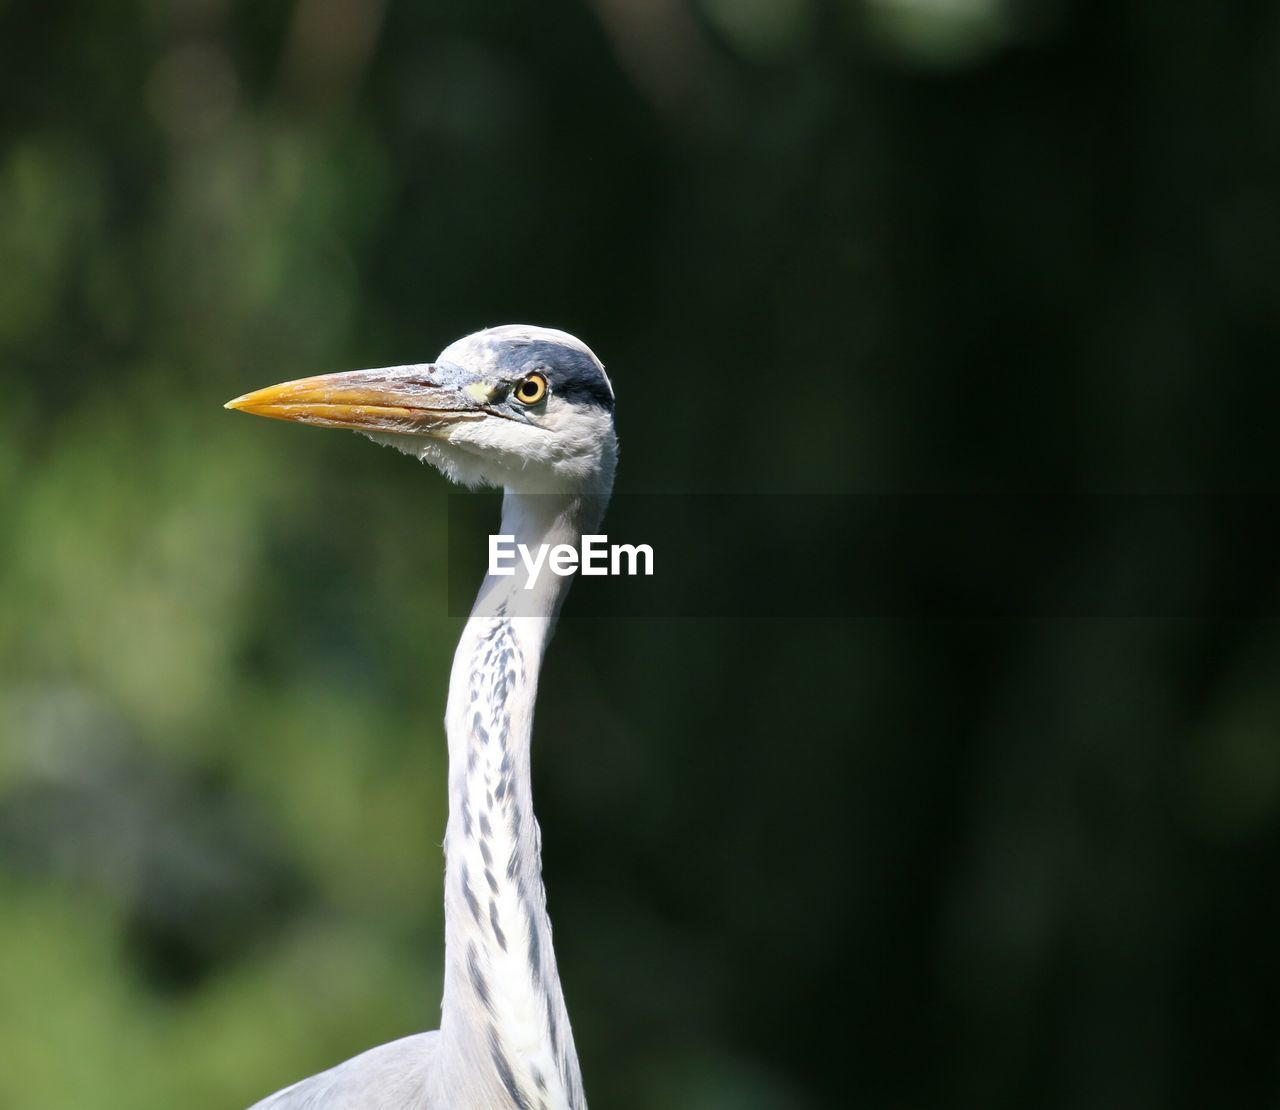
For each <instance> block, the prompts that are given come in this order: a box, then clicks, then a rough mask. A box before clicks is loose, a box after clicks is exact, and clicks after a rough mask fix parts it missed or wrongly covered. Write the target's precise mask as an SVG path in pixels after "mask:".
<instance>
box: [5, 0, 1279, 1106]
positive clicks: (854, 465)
mask: <svg viewBox="0 0 1280 1110" xmlns="http://www.w3.org/2000/svg"><path fill="white" fill-rule="evenodd" d="M1278 187H1280V9H1277V8H1276V6H1275V5H1273V4H1262V3H1249V2H1246V0H1240V2H1236V3H1229V4H1228V3H1223V2H1222V0H1185V2H1181V3H1177V4H1169V3H1155V2H1151V0H1113V2H1110V3H1088V2H1084V0H545V2H544V3H540V4H518V3H514V2H511V0H487V2H479V0H470V2H465V3H464V2H461V0H438V2H435V3H417V4H415V3H409V2H407V0H403V2H387V3H383V2H382V0H294V2H275V3H260V2H252V3H251V2H248V0H127V2H124V0H122V2H119V3H100V2H94V0H48V2H45V3H40V4H35V3H22V2H20V0H0V390H2V394H3V396H2V401H0V498H2V500H0V1107H4V1108H10V1107H12V1108H22V1110H26V1108H41V1110H45V1108H48V1110H60V1108H72V1107H74V1108H76V1110H81V1108H85V1107H103V1108H115V1107H119V1108H127V1110H158V1108H167V1110H172V1108H174V1107H183V1108H184V1110H204V1108H208V1110H227V1108H235V1107H240V1106H243V1105H245V1104H246V1103H248V1102H251V1101H252V1100H254V1099H255V1098H257V1097H259V1096H261V1095H263V1094H265V1093H267V1092H269V1091H271V1090H273V1089H275V1088H276V1087H278V1086H281V1085H283V1084H285V1083H287V1082H290V1081H292V1080H294V1079H295V1078H298V1077H300V1076H302V1075H304V1074H308V1073H311V1072H314V1071H316V1070H319V1069H321V1068H323V1067H326V1066H328V1065H329V1064H331V1063H334V1062H336V1061H337V1060H339V1059H342V1058H344V1057H346V1056H348V1055H351V1054H353V1053H355V1052H357V1051H360V1050H361V1049H363V1048H365V1047H367V1046H369V1045H371V1044H374V1043H377V1042H380V1041H383V1040H387V1039H390V1038H393V1037H396V1036H399V1035H401V1034H403V1033H407V1032H410V1031H414V1030H417V1029H422V1028H429V1027H433V1026H434V1025H435V1023H436V1017H437V999H438V997H439V986H440V955H441V951H440V950H441V921H440V899H439V892H440V879H441V863H442V861H441V854H440V850H439V844H440V841H441V837H442V830H443V827H444V819H445V809H444V807H445V793H444V762H443V760H444V746H443V738H442V735H441V725H440V719H441V714H442V708H443V704H444V694H445V682H446V678H447V673H448V661H449V658H450V656H451V652H452V647H453V644H454V642H455V640H456V636H457V633H458V630H459V621H458V619H457V618H456V617H450V616H449V614H448V611H447V605H446V599H445V592H446V591H445V580H446V567H445V555H446V549H447V545H446V542H445V535H444V532H445V524H446V515H447V514H446V498H447V494H446V489H445V485H444V482H443V480H442V479H440V478H439V477H438V476H437V475H434V474H432V473H431V472H428V471H426V470H424V469H423V468H420V467H416V466H414V465H412V464H410V463H409V462H408V461H407V460H405V459H404V458H403V457H399V456H397V455H395V454H393V453H392V452H389V451H382V450H375V449H374V448H373V447H372V446H371V445H370V444H368V443H367V442H365V441H363V440H361V439H359V438H358V437H354V436H347V435H341V434H337V433H326V434H321V433H318V432H314V431H310V430H307V429H302V428H292V427H285V426H282V425H269V424H267V423H265V422H262V421H255V420H250V419H247V418H245V417H242V416H233V415H231V414H228V413H225V412H223V411H222V409H221V404H222V402H223V401H224V400H225V399H226V398H228V397H230V396H233V395H236V394H239V393H241V392H243V391H245V390H247V389H249V388H253V387H257V386H261V385H265V384H268V383H270V382H274V381H278V380H282V379H285V378H290V377H297V376H301V375H304V374H306V373H310V372H315V371H321V370H333V369H342V368H348V367H356V366H371V365H372V366H376V365H387V364H395V363H402V362H413V361H423V360H426V359H429V358H431V357H432V356H433V355H434V354H435V353H436V352H437V351H438V350H439V349H440V348H441V347H442V346H443V345H444V344H445V343H446V342H448V341H449V340H451V339H453V338H456V337H457V336H459V335H461V334H464V333H466V332H468V331H471V330H474V329H475V328H478V327H481V326H484V325H488V324H494V323H499V322H505V321H509V320H524V321H532V322H539V323H548V324H554V325H557V326H560V327H563V328H566V329H568V330H571V331H574V332H576V333H578V334H580V335H582V336H583V337H584V338H585V339H586V340H587V341H588V342H590V343H591V344H592V345H593V346H594V347H595V348H596V350H597V351H599V352H600V353H601V354H602V356H603V357H604V359H605V360H606V362H607V363H608V365H609V368H610V371H611V374H612V376H613V380H614V384H615V386H616V389H617V391H618V394H619V397H620V406H619V424H620V431H621V436H622V442H623V455H622V465H621V470H620V476H619V486H620V488H621V489H623V490H627V491H633V492H635V491H642V492H643V491H648V492H654V491H658V492H661V491H667V492H677V493H679V492H688V491H699V490H704V491H705V490H709V491H718V492H729V493H747V494H749V493H752V492H756V491H768V492H770V493H774V494H777V493H787V492H807V493H843V494H856V493H864V492H874V493H877V494H897V493H904V494H906V493H918V492H931V493H935V494H937V493H948V492H956V493H962V492H966V491H983V492H992V491H1008V490H1016V491H1021V492H1023V493H1026V492H1035V491H1039V490H1051V491H1096V490H1106V491H1126V490H1128V491H1146V492H1150V491H1188V490H1190V491H1198V492H1214V491H1223V490H1231V491H1236V492H1243V493H1250V492H1252V493H1259V492H1265V491H1268V490H1270V491H1272V492H1274V491H1275V489H1276V484H1277V474H1278V466H1280V451H1278V449H1277V435H1276V425H1277V419H1276V417H1277V411H1278V410H1277V404H1278V402H1280V378H1278V377H1277V374H1276V366H1277V359H1276V356H1277V354H1278V353H1280V352H1278V347H1280V344H1278V343H1277V308H1278V307H1280V306H1278V304H1277V263H1278V262H1280V203H1278V194H1277V188H1278ZM741 503H742V504H743V505H745V506H749V505H750V503H751V502H750V499H749V498H746V499H743V501H742V502H741ZM750 511H751V510H750V509H749V508H744V510H743V512H744V514H749V513H750ZM743 523H744V524H745V523H748V522H747V521H745V520H744V522H743ZM750 523H751V524H752V526H753V527H755V528H760V527H767V526H768V522H767V521H764V522H761V521H759V520H755V521H752V522H750ZM1142 539H1143V537H1142V535H1141V530H1140V529H1138V530H1137V532H1136V533H1135V534H1134V535H1132V536H1130V537H1129V539H1128V540H1125V541H1123V542H1132V543H1133V544H1138V545H1141V544H1142ZM691 542H692V541H691ZM797 542H801V540H800V538H799V537H797ZM846 542H847V545H848V549H849V550H853V549H854V548H855V547H856V545H858V544H864V543H867V542H868V539H867V537H860V536H857V535H854V534H852V533H850V534H848V535H847V537H846ZM993 542H994V541H993ZM1213 544H1214V537H1213V536H1212V535H1211V534H1210V535H1207V536H1201V537H1199V540H1198V542H1197V543H1196V544H1191V545H1188V547H1187V548H1186V549H1184V548H1181V547H1177V546H1173V547H1170V548H1169V549H1167V550H1156V551H1152V550H1150V549H1149V548H1146V549H1144V548H1141V547H1140V548H1139V550H1140V551H1141V552H1142V557H1143V558H1145V559H1147V560H1148V561H1149V562H1150V563H1152V564H1154V565H1156V566H1155V567H1154V569H1158V564H1160V563H1161V562H1163V561H1166V560H1167V561H1174V562H1176V563H1177V565H1178V566H1179V568H1180V569H1181V571H1182V572H1183V573H1189V574H1192V575H1194V574H1195V573H1197V568H1198V567H1201V566H1203V567H1205V568H1210V567H1212V568H1216V569H1214V571H1213V573H1217V574H1221V573H1222V572H1223V567H1222V565H1221V559H1220V558H1219V559H1217V560H1216V561H1215V558H1214V556H1215V554H1218V555H1221V553H1215V551H1214V548H1213ZM1132 555H1133V552H1132V551H1126V550H1124V549H1123V543H1122V544H1121V547H1120V548H1119V549H1115V550H1113V549H1101V550H1098V551H1096V552H1090V551H1087V550H1086V551H1083V552H1081V555H1080V557H1081V558H1083V559H1094V560H1100V561H1102V562H1103V565H1104V569H1105V561H1106V560H1107V559H1110V558H1113V557H1115V558H1131V557H1132ZM841 566H842V563H841V551H840V550H838V549H837V550H835V551H826V552H815V553H814V556H813V571H812V573H813V579H814V588H815V589H817V588H820V586H821V582H822V580H823V578H824V577H825V576H839V575H840V574H841ZM478 569H479V568H477V572H478ZM1229 569H1230V568H1229V566H1228V567H1227V570H1228V572H1229ZM715 573H716V574H733V575H737V576H739V578H740V580H741V582H742V589H743V590H744V592H746V591H769V590H770V589H771V583H770V578H769V568H768V567H767V566H759V565H756V564H755V563H754V562H753V561H752V559H751V551H750V550H744V551H742V552H741V559H740V561H738V562H736V563H735V564H734V565H733V566H728V567H720V568H716V570H715ZM1205 573H1209V570H1208V569H1206V570H1205ZM792 588H794V587H792ZM1271 598H1272V601H1274V593H1272V594H1271ZM572 605H573V602H572V599H571V602H570V615H569V616H568V617H567V619H566V620H565V621H564V623H563V626H562V628H561V631H560V634H559V637H558V639H557V642H556V644H555V645H554V648H553V650H552V652H551V656H550V659H549V662H548V672H547V674H546V676H545V680H544V685H543V689H542V694H541V704H540V706H539V719H538V728H537V736H536V749H535V764H536V766H535V792H536V797H537V803H538V811H539V816H540V819H541V822H542V826H543V834H544V843H545V846H546V870H547V882H548V887H549V895H550V907H551V911H552V916H553V919H554V921H555V926H556V938H557V941H558V948H559V959H560V964H561V969H562V973H563V976H564V979H565V982H566V992H567V995H568V999H569V1005H570V1009H571V1013H572V1015H573V1019H574V1024H575V1029H576V1031H577V1039H578V1044H579V1047H580V1050H581V1055H582V1062H583V1070H584V1073H585V1076H586V1083H587V1090H588V1094H589V1095H590V1097H591V1100H592V1105H593V1106H598V1107H613V1108H617V1110H640V1108H650V1107H653V1108H671V1107H678V1108H689V1110H738V1108H742V1110H802V1108H828V1107H844V1106H866V1107H920V1108H936V1107H951V1106H955V1107H983V1108H1003V1107H1064V1108H1065V1107H1081V1108H1084V1107H1090V1108H1092V1107H1098V1108H1112V1107H1125V1108H1145V1107H1152V1108H1155V1107H1197V1108H1199V1107H1205V1106H1231V1107H1245V1106H1250V1107H1252V1106H1270V1107H1276V1106H1280V1021H1278V1020H1277V1013H1278V1012H1280V1006H1278V1005H1277V996H1278V995H1280V974H1277V968H1278V967H1280V959H1278V957H1277V939H1276V938H1277V936H1280V904H1278V891H1280V873H1278V870H1277V869H1278V866H1280V735H1278V733H1280V681H1278V679H1280V628H1278V627H1277V625H1276V624H1275V623H1274V622H1265V621H1231V622H1227V621H1203V620H1201V621H1194V620H1177V621H1174V620H1160V619H1144V620H1071V621H1063V620H1036V619H1021V620H1013V621H955V620H927V619H913V620H857V619H843V620H836V619H825V620H824V619H793V620H786V619H775V620H768V621H764V620H750V619H741V620H694V619H684V620H680V619H663V620H643V619H635V618H631V619H625V620H618V621H601V620H581V619H577V617H575V616H574V612H573V608H572ZM579 615H585V614H579Z"/></svg>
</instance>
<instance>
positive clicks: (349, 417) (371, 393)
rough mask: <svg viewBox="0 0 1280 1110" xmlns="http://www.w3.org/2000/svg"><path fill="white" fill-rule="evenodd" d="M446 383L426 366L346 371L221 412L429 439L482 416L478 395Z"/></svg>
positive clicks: (289, 385) (271, 389) (253, 396)
mask: <svg viewBox="0 0 1280 1110" xmlns="http://www.w3.org/2000/svg"><path fill="white" fill-rule="evenodd" d="M449 378H450V375H449V373H448V372H447V371H442V368H438V367H435V366H430V365H423V366H393V367H388V368H386V369H381V370H349V371H344V372H343V373H340V374H321V375H319V376H318V377H314V378H299V379H298V380H297V381H292V382H283V383H281V384H280V385H271V386H267V388H266V389H258V390H255V391H254V392H252V393H246V394H245V395H244V396H243V397H237V398H235V400H233V401H228V402H227V403H226V405H225V407H226V408H229V409H236V410H237V411H239V412H250V413H253V414H254V415H255V416H266V417H270V418H271V419H273V420H294V421H297V422H298V423H300V424H314V425H316V426H318V427H322V428H350V429H354V430H356V431H363V432H368V431H379V432H399V433H402V434H405V435H429V434H431V432H432V430H433V429H435V428H439V427H440V426H441V425H445V424H452V423H455V422H456V421H458V420H468V419H478V418H483V417H484V416H485V415H486V409H485V408H484V407H482V398H481V397H480V396H479V391H477V390H476V389H475V388H474V386H470V387H463V388H459V386H458V384H455V383H454V382H451V381H450V380H449ZM484 399H485V400H487V398H484Z"/></svg>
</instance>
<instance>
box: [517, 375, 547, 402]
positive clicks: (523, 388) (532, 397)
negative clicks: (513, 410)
mask: <svg viewBox="0 0 1280 1110" xmlns="http://www.w3.org/2000/svg"><path fill="white" fill-rule="evenodd" d="M546 395H547V379H546V378H544V377H543V376H542V375H541V374H530V375H529V376H528V377H527V378H525V380H524V381H522V382H521V383H520V384H519V385H518V386H516V400H517V401H519V402H520V403H521V404H522V405H536V404H537V403H538V402H539V401H541V400H542V398H543V397H545V396H546Z"/></svg>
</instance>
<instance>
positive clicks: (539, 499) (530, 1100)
mask: <svg viewBox="0 0 1280 1110" xmlns="http://www.w3.org/2000/svg"><path fill="white" fill-rule="evenodd" d="M602 505H603V501H602V500H601V499H596V498H593V499H582V498H571V497H553V496H548V495H539V496H529V497H526V496H522V495H520V494H516V493H512V492H510V491H509V492H508V493H507V494H506V495H505V497H504V499H503V511H502V533H503V534H510V535H514V536H515V538H516V542H517V543H523V544H525V545H526V546H528V547H529V548H530V549H531V550H532V549H533V547H534V545H537V544H556V543H571V544H575V545H576V543H577V541H578V539H579V538H580V536H581V534H582V531H583V530H584V529H590V528H593V527H595V525H596V524H597V523H598V520H599V514H600V511H601V508H602ZM570 581H571V579H570V578H567V577H561V576H560V575H557V574H552V573H544V574H542V575H540V576H539V577H538V579H537V580H536V582H535V584H534V586H533V588H532V589H525V583H524V580H523V575H521V574H516V575H514V576H510V577H494V576H489V577H487V578H486V579H485V582H484V585H483V586H482V587H481V589H480V594H479V596H478V597H477V599H476V604H475V607H474V608H473V610H472V614H471V618H470V619H469V620H468V622H467V625H466V628H465V630H464V632H463V635H462V640H461V642H460V643H459V645H458V650H457V654H456V655H455V657H454V663H453V673H452V677H451V679H450V683H449V706H448V711H447V713H446V717H445V723H446V730H447V732H448V736H449V825H448V830H447V832H446V837H445V900H444V908H445V983H444V1001H443V1005H442V1012H441V1020H440V1052H439V1056H438V1059H439V1061H440V1070H439V1082H440V1090H439V1092H438V1097H439V1098H440V1099H441V1102H440V1104H441V1105H443V1106H449V1107H453V1108H456V1110H495V1108H498V1107H514V1108H517V1110H526V1108H527V1110H538V1108H545V1110H585V1106H586V1102H585V1099H584V1098H583V1094H582V1078H581V1074H580V1072H579V1068H578V1058H577V1054H576V1052H575V1050H574V1046H573V1034H572V1033H571V1031H570V1028H569V1019H568V1015H567V1012H566V1010H565V1004H564V995H563V993H562V992H561V989H560V977H559V974H558V973H557V970H556V960H555V953H554V951H553V950H552V947H551V926H550V922H549V921H548V918H547V911H546V892H545V889H544V887H543V885H542V864H541V860H540V857H539V851H540V844H541V836H540V833H539V831H538V824H537V821H535V820H534V816H533V801H532V792H531V787H530V781H529V747H530V737H531V731H532V727H533V707H534V701H535V698H536V695H537V688H538V672H539V668H540V666H541V663H542V657H543V653H544V652H545V651H546V647H547V643H548V641H549V639H550V637H551V632H552V629H553V626H554V623H555V619H556V615H557V613H558V612H559V608H560V604H561V603H562V601H563V599H564V594H565V591H566V590H567V588H568V583H569V582H570Z"/></svg>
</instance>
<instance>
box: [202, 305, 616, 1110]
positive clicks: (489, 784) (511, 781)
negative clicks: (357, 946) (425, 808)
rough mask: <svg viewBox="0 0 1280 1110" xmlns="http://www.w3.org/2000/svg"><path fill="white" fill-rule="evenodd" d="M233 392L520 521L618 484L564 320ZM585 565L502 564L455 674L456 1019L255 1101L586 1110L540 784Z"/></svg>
mask: <svg viewBox="0 0 1280 1110" xmlns="http://www.w3.org/2000/svg"><path fill="white" fill-rule="evenodd" d="M228 407H232V408H237V409H241V410H244V411H248V412H254V413H257V414H259V415H263V416H271V417H276V418H279V419H287V420H295V421H300V422H303V423H311V424H317V425H320V426H325V427H340V428H350V429H354V430H357V431H361V432H363V433H365V434H366V435H369V436H370V437H371V438H373V439H375V440H377V441H379V442H382V443H388V444H391V445H393V446H396V447H398V448H400V449H401V450H403V451H405V452H407V453H409V454H413V455H415V456H417V457H418V458H420V459H422V460H423V461H426V462H429V463H431V464H432V465H434V466H435V467H436V468H437V469H439V470H441V471H442V472H443V473H445V474H446V475H447V476H448V477H450V478H451V479H453V480H455V481H459V482H462V483H464V484H467V485H471V486H476V485H491V486H499V487H501V488H503V490H504V491H505V492H504V495H503V502H502V533H503V534H509V535H513V536H515V537H516V540H517V542H520V543H524V544H526V545H528V546H529V547H530V548H532V547H533V546H534V545H540V544H547V545H555V544H557V543H569V544H571V545H576V544H577V542H578V540H579V539H580V537H581V536H582V534H583V533H584V532H590V531H591V530H592V529H594V528H595V527H596V525H597V524H598V523H599V521H600V518H601V515H602V514H603V511H604V505H605V502H606V501H607V499H608V496H609V492H610V490H611V488H612V484H613V472H614V466H615V463H616V459H617V441H616V438H615V435H614V428H613V390H612V387H611V386H610V384H609V381H608V378H607V377H606V376H605V373H604V369H603V367H602V366H601V364H600V362H599V360H598V359H596V357H595V356H594V355H593V354H592V353H591V351H590V350H589V349H588V348H587V347H586V346H585V345H584V344H583V343H581V342H580V341H579V340H577V339H575V338H573V337H572V336H570V335H567V334H565V333H564V332H558V331H553V330H550V329H545V328H534V327H525V326H507V327H502V328H492V329H489V330H487V331H483V332H479V333H477V334H476V335H473V336H468V337H467V338H465V339H462V340H459V341H458V342H457V343H454V344H452V345H451V346H449V347H447V348H446V349H445V350H444V352H442V354H441V356H440V358H439V359H438V360H437V361H436V362H435V363H432V364H428V365H414V366H403V367H393V368H390V369H385V370H365V371H354V372H348V373H340V374H330V375H323V376H320V377H315V378H306V379H302V380H300V381H297V382H287V383H285V384H284V385H280V386H272V387H270V388H268V389H264V390H259V391H258V392H256V393H251V394H247V395H245V396H244V397H240V398H237V399H236V400H235V401H232V402H230V404H229V406H228ZM571 581H572V579H571V578H568V577H562V576H560V575H554V574H553V575H543V576H540V577H539V578H538V579H537V580H536V581H535V582H534V584H533V585H532V587H531V588H526V583H525V581H524V580H523V579H522V577H521V576H520V575H518V574H517V575H513V576H497V577H495V576H488V577H486V578H485V580H484V582H483V584H482V586H481V588H480V592H479V595H478V596H477V598H476V602H475V605H474V607H473V609H472V612H471V616H470V618H469V619H468V621H467V624H466V626H465V628H464V629H463V633H462V637H461V640H460V642H459V644H458V648H457V652H456V653H455V656H454V661H453V670H452V673H451V676H450V681H449V699H448V707H447V709H446V713H445V731H446V734H447V736H448V744H449V785H448V789H449V820H448V826H447V829H446V833H445V891H444V912H445V970H444V995H443V999H442V1003H441V1016H440V1029H439V1031H438V1032H431V1033H421V1034H417V1035H414V1036H410V1037H405V1038H403V1039H401V1040H398V1041H393V1042H391V1043H390V1044H386V1045H381V1046H379V1047H377V1048H374V1049H371V1050H370V1051H368V1052H365V1053H363V1054H361V1055H359V1056H356V1057H353V1058H352V1059H350V1060H348V1061H346V1062H345V1063H342V1064H339V1065H338V1066H337V1067H334V1068H331V1069H330V1070H328V1071H326V1072H322V1073H320V1074H319V1075H315V1076H312V1077H311V1078H310V1079H305V1080H303V1081H301V1082H300V1083H296V1084H294V1085H293V1086H291V1087H286V1088H285V1089H284V1090H282V1091H279V1092H278V1093H276V1094H274V1095H271V1096H270V1097H268V1098H266V1099H265V1100H263V1101H262V1102H259V1103H257V1104H256V1106H255V1107H254V1108H253V1110H302V1108H312V1110H321V1108H324V1110H336V1108H343V1110H366V1108H367V1110H375V1108H376V1110H408V1108H415V1110H422V1108H431V1110H445V1108H448V1110H499V1108H514V1110H585V1106H586V1101H585V1098H584V1096H583V1091H582V1078H581V1074H580V1071H579V1067H578V1059H577V1054H576V1052H575V1050H574V1044H573V1034H572V1031H571V1029H570V1025H569V1018H568V1013H567V1011H566V1008H565V1002H564V995H563V993H562V991H561V987H560V978H559V974H558V973H557V970H556V960H555V952H554V949H553V947H552V943H551V925H550V921H549V919H548V917H547V911H546V893H545V889H544V887H543V884H542V866H541V859H540V849H541V845H540V834H539V831H538V824H537V821H536V820H535V819H534V814H533V803H532V792H531V787H530V741H531V737H532V728H533V710H534V704H535V701H536V697H537V684H538V672H539V669H540V666H541V663H542V658H543V655H544V653H545V651H546V648H547V644H548V642H549V640H550V637H551V633H552V629H553V627H554V624H555V619H556V616H557V614H558V612H559V609H560V606H561V604H562V603H563V600H564V594H565V591H566V590H567V588H568V584H569V583H570V582H571Z"/></svg>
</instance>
